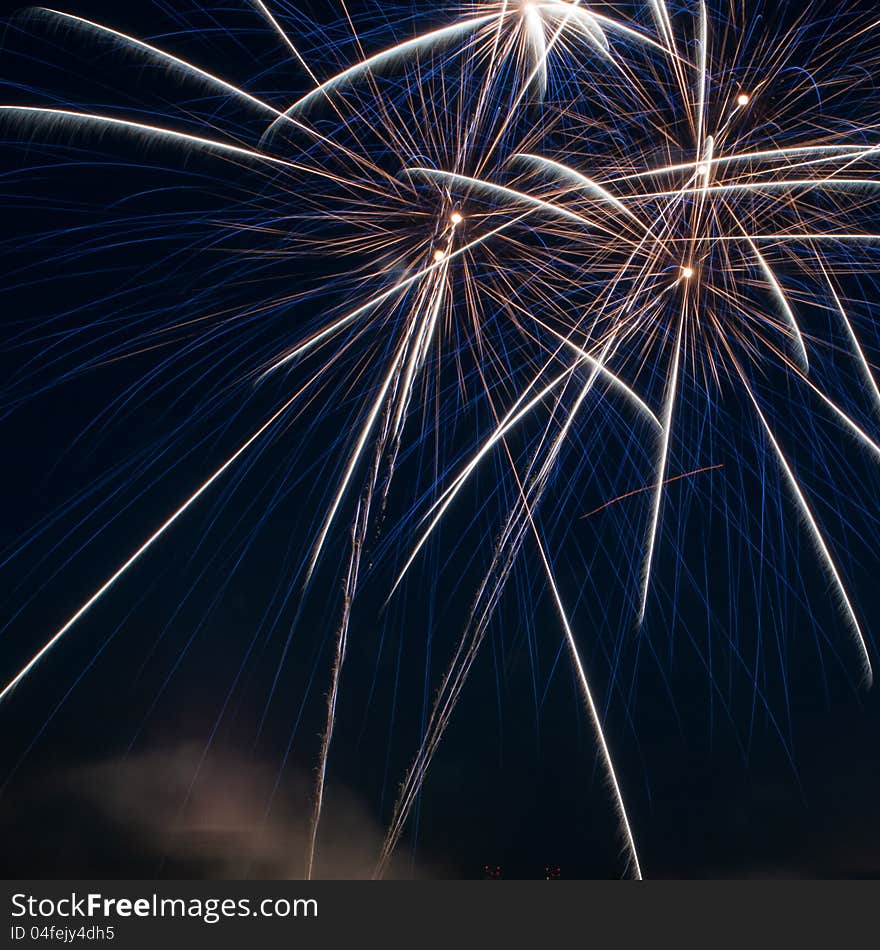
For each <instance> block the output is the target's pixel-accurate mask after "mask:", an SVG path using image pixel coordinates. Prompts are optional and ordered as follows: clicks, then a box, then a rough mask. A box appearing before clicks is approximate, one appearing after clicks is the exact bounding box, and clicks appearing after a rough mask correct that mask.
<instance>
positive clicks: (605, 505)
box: [581, 462, 724, 521]
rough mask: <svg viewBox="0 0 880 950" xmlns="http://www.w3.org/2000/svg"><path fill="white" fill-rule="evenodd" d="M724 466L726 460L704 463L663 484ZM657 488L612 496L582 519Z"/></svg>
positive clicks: (647, 488) (635, 489) (634, 490)
mask: <svg viewBox="0 0 880 950" xmlns="http://www.w3.org/2000/svg"><path fill="white" fill-rule="evenodd" d="M719 468H724V462H718V463H716V464H715V465H703V466H702V467H701V468H695V469H692V470H691V471H690V472H682V473H681V474H680V475H672V476H671V477H670V478H667V479H665V480H664V482H663V485H664V486H666V485H672V484H673V483H674V482H680V481H681V480H682V479H683V478H693V476H694V475H702V474H703V472H714V471H716V469H719ZM656 488H657V485H656V484H654V485H643V486H642V487H641V488H633V489H632V490H631V491H628V492H624V493H623V494H622V495H617V496H616V497H614V498H611V499H610V500H609V501H606V502H603V503H602V504H601V505H599V506H598V507H597V508H593V509H592V510H591V511H588V512H587V513H586V514H585V515H581V520H582V521H583V520H584V519H586V518H592V517H593V515H597V514H599V512H600V511H604V510H605V509H606V508H610V507H611V506H612V505H616V504H617V503H618V502H620V501H625V500H626V499H627V498H634V497H635V496H636V495H642V494H644V493H645V492H649V491H654V490H655V489H656Z"/></svg>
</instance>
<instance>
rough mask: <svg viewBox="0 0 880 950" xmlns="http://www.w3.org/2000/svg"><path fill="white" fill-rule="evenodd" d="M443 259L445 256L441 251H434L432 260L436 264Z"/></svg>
mask: <svg viewBox="0 0 880 950" xmlns="http://www.w3.org/2000/svg"><path fill="white" fill-rule="evenodd" d="M444 257H446V254H445V253H444V252H443V251H441V250H440V249H439V248H438V249H437V250H436V251H434V260H435V261H436V262H437V263H438V264H439V263H440V261H442V260H443V258H444Z"/></svg>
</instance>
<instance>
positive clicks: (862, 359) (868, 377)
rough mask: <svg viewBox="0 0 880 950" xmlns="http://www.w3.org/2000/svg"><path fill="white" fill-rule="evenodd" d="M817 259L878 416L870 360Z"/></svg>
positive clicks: (879, 402)
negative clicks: (871, 394)
mask: <svg viewBox="0 0 880 950" xmlns="http://www.w3.org/2000/svg"><path fill="white" fill-rule="evenodd" d="M816 259H817V260H818V262H819V267H820V268H821V269H822V274H823V275H824V277H825V283H826V285H827V287H828V290H829V291H830V292H831V296H832V297H833V298H834V303H835V305H836V307H837V312H838V313H839V314H840V318H841V319H842V320H843V325H844V326H845V327H846V332H847V334H848V335H849V339H850V342H851V343H852V346H853V349H854V350H855V351H856V355H857V356H858V359H859V365H860V366H861V367H862V372H863V373H864V376H865V382H867V384H868V387H869V388H870V390H871V392H872V393H873V395H874V409H875V411H876V412H877V413H878V414H880V388H878V386H877V380H876V379H875V378H874V373H873V372H872V371H871V366H870V364H869V363H868V358H867V357H866V356H865V354H864V351H863V350H862V345H861V343H860V342H859V338H858V337H857V336H856V331H855V330H853V328H852V324H851V323H850V321H849V317H848V316H847V314H846V309H845V307H844V306H843V303H842V301H841V299H840V297H839V296H838V294H837V290H836V288H835V287H834V283H833V281H832V280H831V276H830V274H829V273H828V271H827V270H826V269H825V264H824V263H823V262H822V258H821V257H820V256H819V255H817V256H816Z"/></svg>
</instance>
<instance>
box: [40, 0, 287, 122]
mask: <svg viewBox="0 0 880 950" xmlns="http://www.w3.org/2000/svg"><path fill="white" fill-rule="evenodd" d="M36 9H37V11H38V12H39V13H41V14H43V15H44V16H47V18H52V17H55V18H58V19H60V20H64V21H67V22H68V23H69V25H71V26H78V27H81V28H83V29H86V30H93V31H95V32H98V33H104V34H106V35H107V36H110V37H113V38H114V39H116V40H118V41H120V42H122V43H127V44H128V45H130V46H133V47H135V48H136V49H139V50H140V51H141V52H144V53H147V54H148V55H150V56H154V57H156V58H157V59H162V60H165V62H167V63H169V64H170V65H172V66H176V67H178V68H179V69H181V70H183V71H184V72H185V73H189V74H191V75H193V76H197V77H199V78H200V79H202V80H204V81H205V82H207V83H210V84H212V85H215V86H218V87H219V88H221V89H225V90H226V92H228V93H231V94H232V95H234V96H237V97H238V98H239V99H242V100H244V101H245V102H249V103H251V105H254V106H257V107H258V108H259V109H261V110H262V111H264V112H269V113H271V114H273V115H275V116H281V115H282V113H281V112H280V111H279V110H278V109H276V108H275V107H274V106H270V105H269V104H268V103H267V102H263V101H262V99H258V98H257V97H256V96H252V95H251V94H250V93H249V92H245V91H244V89H240V88H239V87H238V86H236V85H234V84H233V83H230V82H227V81H226V80H225V79H221V78H220V77H219V76H215V75H214V74H213V73H209V72H208V71H207V70H204V69H202V68H201V67H199V66H195V65H194V64H193V63H190V62H187V60H185V59H181V58H180V57H179V56H173V55H172V54H171V53H166V52H165V50H162V49H159V48H158V47H157V46H153V45H151V44H150V43H145V42H144V41H143V40H139V39H136V38H135V37H133V36H129V35H128V34H127V33H122V32H121V31H120V30H114V29H113V28H112V27H109V26H104V25H103V24H101V23H96V22H95V21H94V20H87V19H86V18H85V17H81V16H75V15H74V14H72V13H63V12H62V11H61V10H53V9H51V8H50V7H37V8H36Z"/></svg>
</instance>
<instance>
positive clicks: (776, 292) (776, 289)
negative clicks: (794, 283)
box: [737, 222, 810, 373]
mask: <svg viewBox="0 0 880 950" xmlns="http://www.w3.org/2000/svg"><path fill="white" fill-rule="evenodd" d="M737 224H739V222H737ZM740 228H742V225H740ZM743 236H744V237H745V239H746V241H747V242H748V244H749V247H750V248H751V249H752V253H753V254H754V255H755V258H756V259H757V261H758V265H759V266H760V268H761V271H762V272H763V274H764V277H765V278H766V280H767V283H768V284H769V285H770V289H771V291H772V293H773V296H774V297H775V298H776V302H777V303H778V304H779V306H780V308H781V309H782V312H783V314H784V315H785V319H786V320H787V322H788V325H789V326H790V327H791V330H792V332H793V333H794V338H795V342H796V343H797V351H798V355H799V356H800V359H801V368H802V369H803V370H804V372H805V373H806V372H808V371H809V368H810V360H809V357H808V356H807V346H806V343H805V342H804V338H803V335H802V334H801V328H800V327H799V326H798V322H797V319H796V318H795V315H794V311H793V310H792V309H791V307H790V306H789V303H788V299H787V298H786V296H785V293H784V292H783V290H782V287H781V285H780V283H779V281H778V280H777V279H776V275H775V274H774V273H773V270H772V268H771V267H770V265H769V264H768V263H767V260H766V258H765V257H764V255H763V254H762V253H761V252H760V251H759V250H758V247H757V245H756V244H755V242H754V241H753V240H752V239H751V238H750V237H749V236H748V234H746V233H745V231H743Z"/></svg>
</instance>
